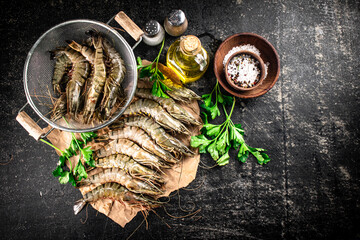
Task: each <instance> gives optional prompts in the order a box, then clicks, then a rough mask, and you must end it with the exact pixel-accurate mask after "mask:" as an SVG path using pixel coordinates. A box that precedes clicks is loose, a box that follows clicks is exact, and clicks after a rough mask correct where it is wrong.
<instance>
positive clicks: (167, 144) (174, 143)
mask: <svg viewBox="0 0 360 240" xmlns="http://www.w3.org/2000/svg"><path fill="white" fill-rule="evenodd" d="M124 125H125V126H135V127H139V128H141V129H143V130H144V131H145V132H147V134H149V135H150V137H151V138H152V139H153V140H154V141H155V142H156V143H157V144H158V145H159V146H160V147H162V148H163V149H165V150H167V151H169V152H173V153H175V154H177V153H179V152H180V153H183V154H185V155H187V156H193V155H194V153H193V152H192V151H191V150H190V149H189V148H188V147H187V146H185V144H184V143H182V142H181V141H179V140H178V139H176V138H174V137H173V136H171V135H170V134H168V133H166V131H165V129H163V128H162V127H161V126H160V125H159V124H158V123H156V122H155V121H154V120H153V119H152V118H149V117H145V116H136V117H128V118H124V119H121V120H118V121H117V122H115V123H114V124H113V125H111V126H110V127H111V128H112V129H113V128H115V127H118V126H124Z"/></svg>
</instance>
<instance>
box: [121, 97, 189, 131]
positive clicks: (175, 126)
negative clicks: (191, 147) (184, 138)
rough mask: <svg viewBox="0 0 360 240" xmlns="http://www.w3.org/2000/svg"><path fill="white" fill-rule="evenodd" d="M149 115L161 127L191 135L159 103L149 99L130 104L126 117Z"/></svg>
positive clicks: (125, 113)
mask: <svg viewBox="0 0 360 240" xmlns="http://www.w3.org/2000/svg"><path fill="white" fill-rule="evenodd" d="M140 114H143V115H147V116H150V117H152V118H153V119H154V120H155V121H156V122H157V123H159V124H160V125H161V126H163V127H165V128H167V129H170V130H173V131H175V132H178V133H185V134H187V135H191V133H190V131H189V130H188V129H187V128H186V127H185V126H184V124H182V123H181V122H180V121H178V120H176V119H175V118H173V117H172V116H170V114H168V113H167V112H166V111H165V110H164V109H163V108H162V107H161V106H160V105H159V104H158V103H157V102H155V101H153V100H149V99H139V100H137V101H136V102H134V103H132V104H130V106H129V107H128V108H127V109H126V110H125V112H124V115H129V116H132V115H140Z"/></svg>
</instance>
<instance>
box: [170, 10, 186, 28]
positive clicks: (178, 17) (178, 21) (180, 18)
mask: <svg viewBox="0 0 360 240" xmlns="http://www.w3.org/2000/svg"><path fill="white" fill-rule="evenodd" d="M167 18H168V22H169V23H170V24H171V25H172V26H176V27H178V26H180V25H182V24H183V23H184V22H185V20H186V17H185V13H184V12H183V11H181V10H180V9H176V10H172V11H171V12H170V13H169V15H168V17H167Z"/></svg>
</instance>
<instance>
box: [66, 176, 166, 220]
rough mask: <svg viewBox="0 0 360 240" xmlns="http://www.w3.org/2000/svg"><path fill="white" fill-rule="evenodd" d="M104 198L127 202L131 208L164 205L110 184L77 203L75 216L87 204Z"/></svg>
mask: <svg viewBox="0 0 360 240" xmlns="http://www.w3.org/2000/svg"><path fill="white" fill-rule="evenodd" d="M103 198H107V199H112V200H117V201H119V202H121V203H125V202H126V203H127V204H129V205H130V206H139V207H141V208H144V209H150V208H154V207H159V206H160V205H161V204H162V202H160V201H156V200H155V199H153V198H152V197H149V196H143V195H141V194H136V193H133V192H131V191H129V190H128V189H126V188H125V187H123V186H121V185H120V184H117V183H114V182H108V183H105V184H102V185H100V186H98V187H96V188H94V189H93V190H92V191H90V192H88V193H86V194H85V195H84V198H82V199H80V200H78V201H76V202H75V205H74V207H73V209H74V214H75V215H77V214H78V213H79V212H80V211H81V210H82V209H83V208H84V206H85V205H86V203H88V202H90V203H91V202H96V201H97V200H99V199H103Z"/></svg>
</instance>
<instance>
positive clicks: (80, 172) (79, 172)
mask: <svg viewBox="0 0 360 240" xmlns="http://www.w3.org/2000/svg"><path fill="white" fill-rule="evenodd" d="M74 172H75V175H76V176H77V177H78V181H81V179H83V178H84V179H86V178H87V177H88V175H87V173H86V171H85V167H84V165H83V164H82V162H81V160H80V159H79V161H78V164H77V165H76V167H75V169H74Z"/></svg>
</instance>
